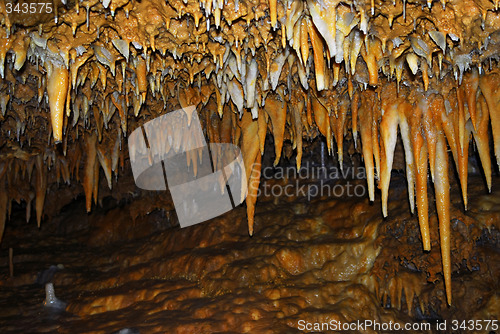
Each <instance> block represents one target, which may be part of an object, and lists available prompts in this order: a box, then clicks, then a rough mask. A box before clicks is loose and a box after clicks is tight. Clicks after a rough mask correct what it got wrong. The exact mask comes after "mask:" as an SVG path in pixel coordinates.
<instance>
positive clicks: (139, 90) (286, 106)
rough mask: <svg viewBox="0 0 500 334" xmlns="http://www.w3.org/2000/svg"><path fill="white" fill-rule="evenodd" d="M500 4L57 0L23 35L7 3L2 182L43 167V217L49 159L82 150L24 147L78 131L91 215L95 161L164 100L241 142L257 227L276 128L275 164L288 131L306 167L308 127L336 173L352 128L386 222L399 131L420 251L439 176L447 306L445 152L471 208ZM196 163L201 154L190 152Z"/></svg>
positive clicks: (493, 92) (215, 136)
mask: <svg viewBox="0 0 500 334" xmlns="http://www.w3.org/2000/svg"><path fill="white" fill-rule="evenodd" d="M497 5H498V3H497V2H496V1H494V2H491V1H486V0H483V1H445V0H443V1H441V6H439V5H436V4H434V5H433V3H432V1H426V2H423V1H421V2H419V1H417V2H411V3H406V1H404V2H399V1H398V2H390V1H389V2H387V3H385V2H384V3H380V2H375V1H338V0H321V1H313V0H309V1H302V0H289V1H277V0H270V1H269V3H267V2H260V1H256V0H236V1H222V0H217V1H210V0H205V1H193V0H188V1H181V0H168V1H164V0H149V1H140V2H136V1H127V0H105V1H103V2H99V1H87V0H85V1H76V2H75V3H74V7H71V8H65V7H64V6H63V5H61V6H60V8H59V10H58V11H57V14H56V15H57V17H56V20H55V21H52V20H51V21H47V22H39V24H38V25H36V26H34V27H32V28H29V27H28V28H26V29H20V28H16V27H15V24H16V22H13V21H12V20H11V19H10V17H9V15H7V14H6V7H5V6H4V4H3V3H0V24H1V27H0V75H1V77H2V80H1V82H0V85H1V86H2V91H1V92H0V109H1V116H0V117H1V118H0V122H1V124H2V135H3V136H4V137H6V138H7V137H9V138H10V140H11V141H12V142H13V143H14V142H16V141H17V142H18V143H19V144H17V146H15V145H11V148H10V151H8V152H7V153H6V154H4V155H2V166H0V167H2V169H0V176H1V177H0V180H1V181H0V187H4V188H5V187H8V188H9V189H14V186H13V185H14V184H15V183H16V180H17V178H16V177H14V176H12V175H11V174H12V173H17V171H19V170H20V169H21V170H23V171H24V170H28V171H30V170H32V169H33V165H34V164H35V165H36V166H37V169H36V170H37V171H38V172H37V177H36V178H35V181H34V182H35V184H34V185H33V187H34V189H35V191H34V192H32V193H33V194H35V195H29V196H25V197H24V198H23V199H24V200H26V201H27V203H28V201H29V203H31V199H33V198H36V203H37V204H36V212H37V218H38V222H40V219H41V217H42V210H43V201H44V196H45V193H46V189H47V176H46V175H47V172H46V168H48V167H49V165H55V166H56V171H57V170H59V171H60V172H57V173H60V175H62V177H63V179H64V180H65V181H66V182H69V179H70V178H71V175H74V174H75V173H77V172H76V171H77V170H78V169H79V162H80V158H67V157H66V149H64V150H63V151H64V154H63V155H62V156H61V155H57V157H58V158H54V159H52V162H51V163H48V161H50V159H49V158H47V156H51V155H50V154H49V155H47V154H46V153H43V154H42V153H40V154H38V155H37V156H36V157H31V154H32V153H26V152H31V151H30V150H26V151H24V150H23V148H22V147H23V145H25V144H26V143H27V144H28V146H29V145H30V144H33V143H36V144H38V145H39V146H40V147H41V146H43V145H44V144H47V143H50V142H51V140H50V138H51V137H52V138H53V141H54V142H56V143H58V142H62V145H63V146H64V147H66V146H67V145H68V137H71V138H72V141H76V140H77V139H78V136H79V135H80V136H83V138H84V140H83V142H84V144H82V145H75V146H78V149H77V150H76V151H78V152H80V151H81V152H84V154H83V156H84V161H82V165H83V171H84V177H83V178H82V184H83V188H84V191H85V195H86V197H87V210H90V209H91V206H92V199H93V200H94V201H96V199H97V192H98V179H99V170H100V169H101V167H102V169H103V170H104V175H105V177H106V179H107V182H108V185H109V186H110V187H111V186H112V177H111V176H112V173H113V172H115V173H116V172H117V169H116V167H117V164H118V160H119V158H118V157H119V156H121V154H122V153H121V152H122V150H121V149H120V148H121V141H122V137H124V136H126V135H127V134H128V133H129V132H130V129H128V125H129V123H130V122H131V121H132V122H134V124H136V123H135V122H137V123H141V122H142V121H143V118H153V117H154V116H155V115H159V114H160V113H162V112H166V110H167V106H169V108H170V107H173V108H175V109H177V108H178V107H187V106H190V105H196V106H197V107H198V110H204V111H203V112H205V114H206V119H205V118H204V117H200V118H201V119H205V124H206V125H209V126H208V127H207V132H208V137H209V139H210V140H211V141H218V140H220V141H222V142H233V143H235V144H239V145H240V146H241V148H242V152H243V156H244V159H245V169H246V171H247V177H248V180H247V181H248V183H249V187H248V189H249V193H248V197H247V200H246V201H247V210H248V222H249V231H250V234H252V233H253V219H254V208H255V203H256V199H257V198H256V196H257V188H258V184H259V179H260V178H259V176H260V160H261V155H262V154H263V152H264V141H265V134H266V132H267V131H270V132H272V134H273V136H274V139H275V141H274V142H275V155H276V160H275V163H277V162H278V161H279V160H280V157H281V151H282V147H283V141H284V140H285V139H290V140H291V141H292V143H293V148H295V149H296V150H297V166H298V167H299V168H300V164H301V157H302V137H303V136H309V137H312V136H315V135H316V134H317V133H318V132H319V133H320V134H322V135H323V136H325V137H326V140H327V145H328V150H329V152H331V153H333V149H334V148H333V147H334V142H335V143H336V147H337V155H338V158H339V161H340V166H341V167H342V160H343V156H344V153H343V140H344V137H345V136H346V134H347V133H348V132H350V133H352V136H353V138H354V142H355V143H356V145H357V146H358V148H359V149H360V150H361V152H362V154H363V157H364V161H365V164H366V167H367V171H368V173H367V182H368V188H369V197H370V200H374V196H375V190H374V189H375V180H376V179H377V180H378V187H379V188H380V189H381V193H382V206H383V208H382V211H383V214H384V216H385V215H387V214H388V212H387V197H388V187H389V179H390V170H391V168H392V161H393V155H394V147H395V143H396V139H397V133H398V129H399V132H400V135H401V139H402V142H403V146H404V150H405V160H406V165H407V168H406V172H407V179H408V188H409V191H408V193H409V202H410V208H411V210H412V211H413V210H414V207H415V206H416V207H417V212H418V217H419V221H420V226H421V229H422V240H423V244H424V249H426V250H428V249H429V248H430V240H429V235H430V234H429V231H428V222H427V220H428V212H427V208H428V202H427V188H426V187H427V167H429V169H430V172H431V177H432V180H433V181H434V186H435V190H436V194H437V197H436V202H437V208H438V215H439V221H440V230H441V233H440V236H441V250H442V255H443V268H444V273H445V280H446V287H447V295H448V298H449V299H448V301H449V302H450V301H451V294H450V288H451V285H450V284H451V278H450V276H451V265H450V255H449V254H450V249H449V248H450V246H449V245H450V242H449V218H450V217H449V198H448V197H449V194H448V191H449V190H448V168H447V166H448V155H447V153H446V151H447V147H449V148H450V149H451V152H452V155H453V160H454V162H455V164H456V166H457V170H458V171H459V177H460V183H461V188H462V195H463V199H464V206H465V208H466V207H467V161H468V148H469V141H470V140H471V138H473V140H474V142H475V144H476V147H477V148H478V151H479V153H480V158H481V162H482V165H483V169H484V174H485V176H486V179H487V184H488V187H489V188H491V169H492V167H491V159H490V153H489V150H490V145H489V142H488V131H489V130H488V129H489V125H488V124H490V123H491V129H492V131H493V138H494V150H495V156H496V158H497V162H498V161H499V160H500V129H499V127H500V119H499V117H500V116H499V105H498V101H499V96H498V91H499V87H500V79H499V77H500V76H499V74H498V71H497V70H495V69H494V67H495V66H497V62H496V60H495V59H496V57H498V55H499V54H500V39H499V37H498V36H499V33H498V31H500V14H499V11H498V10H497ZM17 24H19V22H17ZM407 87H411V91H412V92H411V93H408V92H407ZM158 101H162V102H163V105H162V106H160V105H159V104H158V103H156V102H158ZM160 104H161V103H160ZM145 105H146V106H148V107H147V108H145V107H144V106H145ZM34 106H35V107H34ZM162 107H163V109H162ZM44 110H49V111H50V122H49V123H48V126H47V127H45V126H40V124H42V123H41V121H40V120H37V119H36V116H42V115H44V114H43V112H44ZM490 121H491V122H490ZM132 130H133V129H132ZM110 133H112V134H111V135H110ZM358 134H359V135H358ZM11 137H12V138H11ZM41 138H42V139H41ZM45 138H49V140H48V141H46V140H45ZM110 138H113V139H110ZM70 146H71V145H70ZM4 150H6V149H5V148H4ZM42 151H43V150H42ZM49 151H50V149H49ZM55 151H56V150H55V149H54V151H53V152H55ZM13 152H14V153H13ZM15 152H18V153H15ZM20 152H21V153H20ZM43 152H45V151H43ZM130 153H131V154H133V152H130ZM26 156H28V158H26ZM52 156H54V153H52ZM80 156H82V154H80V155H78V154H77V155H76V157H80ZM25 158H26V159H25ZM67 159H69V160H67ZM59 161H60V163H59ZM187 163H188V165H189V164H196V158H195V157H188V160H187ZM16 166H18V167H16ZM23 166H24V167H23ZM29 166H31V169H30V167H29ZM38 166H40V167H38ZM43 166H46V167H43ZM57 166H61V167H60V168H59V169H58V168H57ZM69 166H73V167H71V168H70V167H69ZM9 171H10V172H9ZM23 175H24V172H23ZM23 177H24V176H23ZM27 177H28V178H31V172H28V173H27ZM76 178H77V179H79V177H78V174H76ZM57 179H59V174H58V177H57ZM10 193H11V192H0V194H1V195H0V196H1V197H0V221H1V222H2V224H1V225H2V226H1V229H2V230H3V226H4V224H5V217H6V216H7V212H8V211H9V210H10V209H9V207H10V204H9V203H10V200H12V199H19V198H20V197H16V196H13V195H9V194H10ZM30 194H31V193H30ZM27 210H30V209H29V208H28V209H27ZM27 216H28V219H29V213H27Z"/></svg>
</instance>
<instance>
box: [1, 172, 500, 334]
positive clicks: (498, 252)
mask: <svg viewBox="0 0 500 334" xmlns="http://www.w3.org/2000/svg"><path fill="white" fill-rule="evenodd" d="M267 182H271V183H273V184H277V181H276V182H275V181H269V180H268V181H267ZM288 182H292V181H288ZM392 182H393V184H392V185H391V193H390V201H389V217H388V218H386V219H382V215H381V209H380V201H379V200H376V201H375V203H369V201H368V200H367V199H366V195H365V196H364V197H362V198H356V197H354V198H347V197H345V196H344V197H341V198H336V197H326V196H322V197H321V196H318V197H316V198H313V199H312V200H311V201H308V200H307V199H306V198H304V197H300V196H299V197H297V196H293V197H278V198H273V197H272V196H269V197H266V196H261V197H260V198H259V202H258V205H257V209H256V225H255V234H254V236H253V237H249V236H248V231H247V226H246V210H245V207H244V206H240V207H238V208H236V209H235V210H233V211H230V212H228V213H226V214H224V215H222V216H220V217H217V218H214V219H212V220H210V221H208V222H205V223H202V224H198V225H195V226H192V227H188V228H183V229H181V228H179V227H178V226H175V223H172V222H174V221H175V216H174V213H173V210H172V207H165V206H163V208H161V205H160V204H158V203H159V202H158V196H159V195H150V196H146V197H144V196H142V197H137V198H135V199H133V200H128V201H122V202H119V203H117V202H114V201H112V200H104V201H103V203H101V206H98V207H97V208H96V209H95V210H93V212H92V213H91V214H88V215H87V214H85V213H84V212H85V209H84V205H85V204H84V200H82V199H81V198H80V199H77V200H75V201H74V202H73V203H72V204H70V205H69V206H67V207H66V208H65V209H64V210H63V211H62V212H61V213H60V215H58V216H57V217H54V218H52V219H51V220H50V221H48V222H44V223H42V227H41V229H40V230H38V229H36V227H35V226H33V223H32V222H30V223H29V224H27V223H26V222H25V221H24V218H21V214H19V215H18V214H17V213H16V212H17V211H22V210H21V209H19V208H18V210H17V211H16V210H15V209H16V208H14V209H13V213H12V215H11V220H10V222H9V223H8V224H7V229H6V234H5V236H4V240H6V242H4V243H2V248H1V253H0V254H1V257H0V300H1V301H2V302H1V303H0V332H2V333H49V332H54V333H114V332H119V331H120V330H123V329H129V330H128V331H126V330H123V331H122V332H121V333H243V332H246V333H300V332H302V331H301V330H300V324H301V320H302V321H306V322H309V323H315V322H322V323H326V322H330V321H341V322H353V321H356V320H367V319H369V320H374V321H379V322H389V321H392V322H398V323H401V324H403V323H407V322H413V323H418V322H422V321H428V322H430V323H432V324H433V326H434V325H435V324H436V323H437V322H442V321H444V320H447V321H451V320H453V319H458V320H468V319H487V318H491V317H495V316H496V318H497V319H498V312H499V309H500V307H499V292H500V289H499V282H498V277H500V261H499V260H500V238H499V230H500V229H499V227H500V179H499V178H498V176H497V177H494V184H493V192H492V194H489V195H488V194H487V193H486V191H485V188H484V185H483V181H482V179H481V177H480V176H470V180H469V206H470V208H469V210H468V211H466V212H464V210H463V205H462V201H461V198H460V190H459V188H456V186H455V187H454V188H453V189H452V192H451V193H452V206H451V217H452V222H451V227H452V239H453V240H452V260H453V265H454V266H453V304H452V305H451V306H450V307H448V306H446V303H445V295H444V286H443V280H442V275H441V258H440V250H439V242H438V240H439V235H438V228H437V218H436V213H435V209H434V204H433V202H432V201H430V205H429V209H430V212H429V214H430V225H431V237H432V250H431V251H430V252H429V253H426V252H423V251H422V246H421V239H420V231H419V228H418V220H417V217H416V215H413V216H412V215H411V214H410V211H409V205H408V201H407V198H406V190H405V189H406V187H405V185H404V183H405V181H404V179H403V177H402V176H397V175H396V176H395V177H393V181H392ZM265 183H266V182H264V184H265ZM455 188H456V189H455ZM429 189H432V186H431V185H430V188H429ZM378 197H380V196H378ZM431 198H432V197H431ZM9 247H12V248H13V251H14V261H13V262H14V277H13V278H9V259H8V248H9ZM51 265H60V266H59V268H58V269H57V270H55V269H54V270H52V271H50V270H47V269H48V268H49V267H50V266H51ZM44 270H45V272H44ZM40 272H43V273H42V274H41V275H40V274H39V273H40ZM37 281H38V283H37ZM48 281H50V282H53V284H54V287H55V293H56V296H57V297H58V298H59V299H61V300H63V301H65V302H67V303H68V307H67V309H66V311H64V312H56V311H51V310H49V309H46V308H44V307H43V306H42V302H43V300H44V298H45V290H44V286H43V283H45V282H48ZM302 323H303V322H302ZM370 331H373V330H372V329H367V330H366V332H370ZM320 332H325V331H324V330H323V331H320Z"/></svg>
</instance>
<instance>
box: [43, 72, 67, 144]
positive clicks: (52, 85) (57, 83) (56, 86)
mask: <svg viewBox="0 0 500 334" xmlns="http://www.w3.org/2000/svg"><path fill="white" fill-rule="evenodd" d="M47 76H48V80H47V94H48V96H49V102H50V118H51V123H52V132H53V136H54V141H55V142H56V143H58V142H61V140H62V128H63V121H64V107H65V105H66V95H67V93H68V70H67V69H66V68H65V67H64V66H61V65H59V64H49V65H48V69H47Z"/></svg>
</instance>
